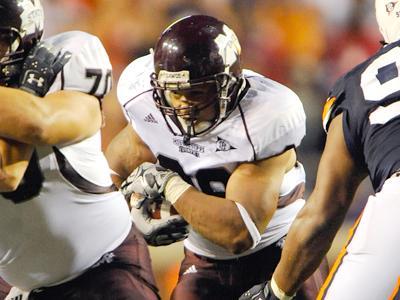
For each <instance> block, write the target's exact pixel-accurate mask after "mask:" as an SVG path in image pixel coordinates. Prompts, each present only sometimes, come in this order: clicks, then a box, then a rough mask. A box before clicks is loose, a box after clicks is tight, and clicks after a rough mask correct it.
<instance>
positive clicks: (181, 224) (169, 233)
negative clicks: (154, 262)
mask: <svg viewBox="0 0 400 300" xmlns="http://www.w3.org/2000/svg"><path fill="white" fill-rule="evenodd" d="M130 204H131V207H132V208H131V216H132V218H133V222H134V223H135V225H136V227H137V228H138V229H139V230H140V231H141V232H142V234H143V236H144V239H145V240H146V242H147V244H149V245H151V246H166V245H169V244H172V243H175V242H178V241H181V240H184V239H185V238H187V236H188V234H189V231H188V224H187V223H186V221H185V220H184V219H183V218H182V217H181V216H179V215H170V213H169V212H170V206H171V205H170V203H169V202H167V201H166V200H165V199H164V198H162V197H159V198H156V199H150V198H146V197H143V196H140V195H139V194H136V193H135V194H134V195H132V197H131V201H130ZM154 204H158V205H159V206H160V207H161V209H163V208H162V207H163V206H165V208H164V209H166V210H167V212H166V215H165V216H163V215H162V214H161V217H160V218H159V219H155V218H153V216H152V211H153V209H152V207H153V206H154Z"/></svg>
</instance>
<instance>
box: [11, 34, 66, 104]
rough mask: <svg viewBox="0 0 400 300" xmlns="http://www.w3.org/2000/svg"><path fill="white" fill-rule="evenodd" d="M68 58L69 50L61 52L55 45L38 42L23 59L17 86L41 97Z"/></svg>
mask: <svg viewBox="0 0 400 300" xmlns="http://www.w3.org/2000/svg"><path fill="white" fill-rule="evenodd" d="M70 58H71V53H69V52H65V53H61V51H60V49H58V48H57V47H55V46H52V45H50V44H47V43H45V42H40V43H38V44H37V45H35V46H34V47H33V48H32V49H31V51H30V52H29V54H28V56H27V57H26V58H25V60H24V63H23V65H22V70H21V75H20V80H19V88H21V89H22V90H25V91H27V92H29V93H31V94H34V95H36V96H39V97H43V96H44V95H46V93H47V92H48V91H49V89H50V87H51V85H52V84H53V82H54V80H55V79H56V77H57V74H58V73H59V72H60V71H61V69H62V68H63V67H64V65H65V64H66V63H67V62H68V61H69V59H70Z"/></svg>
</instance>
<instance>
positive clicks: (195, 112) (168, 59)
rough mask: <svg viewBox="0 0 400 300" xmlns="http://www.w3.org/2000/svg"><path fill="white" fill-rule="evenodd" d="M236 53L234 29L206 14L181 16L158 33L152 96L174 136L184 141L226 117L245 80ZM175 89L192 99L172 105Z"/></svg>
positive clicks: (238, 48)
mask: <svg viewBox="0 0 400 300" xmlns="http://www.w3.org/2000/svg"><path fill="white" fill-rule="evenodd" d="M240 52H241V48H240V44H239V41H238V39H237V37H236V34H235V33H234V32H233V30H232V29H230V28H229V27H228V26H227V25H226V24H225V23H223V22H221V21H219V20H217V19H215V18H213V17H210V16H205V15H193V16H188V17H185V18H182V19H180V20H178V21H176V22H175V23H173V24H172V25H171V26H169V27H168V28H167V29H166V30H165V31H164V32H163V33H162V34H161V36H160V38H159V40H158V41H157V44H156V46H155V49H154V69H155V73H153V74H152V77H151V81H152V85H153V87H154V91H153V97H154V100H155V103H156V105H157V107H158V108H159V109H160V111H161V113H162V114H163V116H164V118H165V120H166V122H167V124H168V126H169V128H170V129H171V130H172V132H173V133H174V134H176V135H183V136H184V137H185V138H186V140H187V141H188V140H189V139H190V138H191V137H194V136H199V135H202V134H204V133H207V132H209V131H210V130H211V129H213V128H214V127H215V126H216V125H218V124H219V123H221V122H222V121H223V120H224V119H225V118H226V117H227V116H228V114H229V113H230V112H231V111H232V109H233V108H234V107H235V105H236V103H237V94H238V90H239V89H240V87H241V86H242V83H243V82H244V80H243V79H242V78H243V77H242V69H241V67H240ZM174 93H176V94H179V95H181V94H183V95H185V96H187V97H188V98H190V99H193V98H194V99H195V100H196V101H193V102H194V104H189V103H188V104H187V105H185V106H182V107H173V106H172V105H171V101H169V95H174ZM210 106H213V107H214V108H215V109H213V110H212V111H213V112H214V116H211V117H210V118H209V120H207V124H206V125H204V124H202V126H199V124H200V122H198V116H199V114H201V111H202V110H205V109H208V108H209V107H210ZM182 120H184V121H182ZM171 121H172V122H173V124H172V123H171ZM203 123H204V122H203ZM174 125H175V126H174ZM175 129H177V130H178V131H176V130H175ZM179 131H180V132H179Z"/></svg>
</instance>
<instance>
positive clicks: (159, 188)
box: [121, 162, 179, 201]
mask: <svg viewBox="0 0 400 300" xmlns="http://www.w3.org/2000/svg"><path fill="white" fill-rule="evenodd" d="M173 176H179V175H178V173H175V172H174V171H171V170H168V169H165V168H163V167H161V166H160V165H156V164H153V163H149V162H145V163H142V164H141V165H140V166H139V167H137V168H136V169H135V170H133V172H132V173H131V175H129V177H128V178H127V179H126V180H125V181H124V182H123V183H122V185H121V192H122V194H123V195H124V196H125V199H127V201H130V198H131V195H132V193H138V194H141V195H143V196H144V197H145V198H150V199H155V198H158V197H159V196H161V195H163V192H164V189H165V186H166V185H167V181H168V180H169V179H170V178H172V177H173Z"/></svg>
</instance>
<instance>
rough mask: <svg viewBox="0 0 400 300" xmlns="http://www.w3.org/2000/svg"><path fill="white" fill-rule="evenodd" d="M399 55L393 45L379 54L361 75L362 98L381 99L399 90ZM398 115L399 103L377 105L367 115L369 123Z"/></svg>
mask: <svg viewBox="0 0 400 300" xmlns="http://www.w3.org/2000/svg"><path fill="white" fill-rule="evenodd" d="M399 57H400V49H399V47H395V48H393V49H391V50H390V51H388V52H387V53H385V54H384V55H382V56H379V57H378V58H377V59H376V60H375V61H373V62H372V63H371V64H370V65H369V66H368V68H367V69H366V70H365V71H364V72H363V74H362V75H361V88H362V90H363V93H364V99H366V100H368V101H381V100H383V99H385V98H386V97H387V96H389V95H391V94H393V93H396V92H398V91H399V86H400V77H399V69H398V67H397V63H398V62H399V60H398V58H399ZM398 115H400V103H399V102H394V103H391V104H389V105H387V106H378V107H377V109H375V110H374V111H373V112H372V113H371V114H370V116H369V120H370V123H371V124H385V123H386V122H388V121H389V120H391V119H393V118H394V117H397V116H398Z"/></svg>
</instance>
